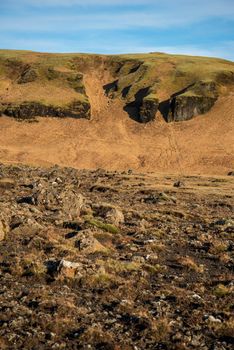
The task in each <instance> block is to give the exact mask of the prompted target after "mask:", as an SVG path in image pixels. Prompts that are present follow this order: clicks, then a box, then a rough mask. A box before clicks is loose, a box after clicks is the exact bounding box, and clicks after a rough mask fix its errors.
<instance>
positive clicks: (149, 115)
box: [139, 97, 159, 123]
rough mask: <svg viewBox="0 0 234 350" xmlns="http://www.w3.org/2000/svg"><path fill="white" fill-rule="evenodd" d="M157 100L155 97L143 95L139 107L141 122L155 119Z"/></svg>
mask: <svg viewBox="0 0 234 350" xmlns="http://www.w3.org/2000/svg"><path fill="white" fill-rule="evenodd" d="M158 106H159V100H158V99H157V98H153V97H152V98H151V97H145V98H144V99H143V102H142V106H141V107H140V113H139V118H140V121H141V122H142V123H148V122H150V121H152V120H154V119H155V115H156V112H157V110H158Z"/></svg>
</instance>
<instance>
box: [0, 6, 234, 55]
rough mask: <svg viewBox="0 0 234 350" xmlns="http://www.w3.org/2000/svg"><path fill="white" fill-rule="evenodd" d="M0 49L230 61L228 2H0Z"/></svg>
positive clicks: (233, 46) (233, 38)
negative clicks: (185, 56) (157, 53)
mask: <svg viewBox="0 0 234 350" xmlns="http://www.w3.org/2000/svg"><path fill="white" fill-rule="evenodd" d="M0 48H6V49H27V50H34V51H46V52H95V53H106V54H109V53H111V54H112V53H128V52H132V53H133V52H152V51H160V52H169V53H182V54H192V55H204V56H216V57H223V58H227V59H230V60H233V61H234V0H0Z"/></svg>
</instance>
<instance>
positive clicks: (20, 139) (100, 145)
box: [0, 69, 234, 175]
mask: <svg viewBox="0 0 234 350" xmlns="http://www.w3.org/2000/svg"><path fill="white" fill-rule="evenodd" d="M108 82H110V77H109V76H108V72H107V71H105V70H104V69H103V70H101V69H98V71H96V70H95V69H93V71H91V72H89V73H88V74H86V75H85V84H86V90H87V94H88V96H89V98H90V101H91V105H92V120H91V121H88V120H82V119H80V120H76V119H71V118H67V119H58V118H39V123H25V122H22V123H19V122H17V121H16V120H14V119H11V118H7V117H2V118H1V119H0V127H1V134H0V161H1V162H6V163H26V164H33V165H44V166H45V165H52V164H55V163H56V164H59V165H64V166H72V167H75V168H86V169H95V168H105V169H109V170H126V169H129V168H131V169H134V170H137V171H142V172H149V171H152V172H163V173H164V172H165V173H181V174H217V175H223V174H226V173H227V172H228V171H230V170H234V149H233V148H234V142H233V141H234V137H233V130H234V128H233V126H234V95H233V94H231V93H230V95H229V96H227V97H222V98H220V99H219V100H218V102H217V103H216V104H215V106H214V107H213V109H212V110H211V111H210V112H209V113H207V114H206V115H203V116H199V117H196V118H194V119H193V120H190V121H187V122H181V123H171V124H167V123H165V121H164V120H163V119H162V117H161V116H160V114H159V113H158V115H157V118H156V120H155V121H154V122H151V123H148V124H146V125H143V124H138V123H136V122H135V121H133V120H131V119H130V118H129V116H128V114H127V113H126V112H124V111H123V102H122V101H120V100H114V101H113V100H109V99H108V98H107V97H106V96H105V95H104V91H103V88H102V86H103V85H104V84H105V83H108Z"/></svg>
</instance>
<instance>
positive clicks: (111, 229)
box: [85, 217, 119, 233]
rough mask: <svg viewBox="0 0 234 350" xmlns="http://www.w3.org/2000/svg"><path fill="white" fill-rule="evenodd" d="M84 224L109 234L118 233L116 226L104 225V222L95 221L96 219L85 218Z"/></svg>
mask: <svg viewBox="0 0 234 350" xmlns="http://www.w3.org/2000/svg"><path fill="white" fill-rule="evenodd" d="M85 222H86V223H87V224H89V225H90V226H94V227H97V228H100V229H101V230H103V231H106V232H109V233H118V232H119V230H118V228H117V227H116V226H114V225H111V224H107V223H104V222H102V221H100V220H97V219H94V218H90V217H86V218H85Z"/></svg>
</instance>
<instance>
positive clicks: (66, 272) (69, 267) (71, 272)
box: [58, 259, 81, 278]
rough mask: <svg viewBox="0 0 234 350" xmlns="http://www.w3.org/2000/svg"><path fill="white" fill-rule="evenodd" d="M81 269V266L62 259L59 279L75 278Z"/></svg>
mask: <svg viewBox="0 0 234 350" xmlns="http://www.w3.org/2000/svg"><path fill="white" fill-rule="evenodd" d="M79 268H81V264H79V263H76V262H72V261H69V260H64V259H62V260H61V261H60V263H59V265H58V273H59V278H61V277H67V278H74V277H75V275H76V272H77V270H78V269H79Z"/></svg>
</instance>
